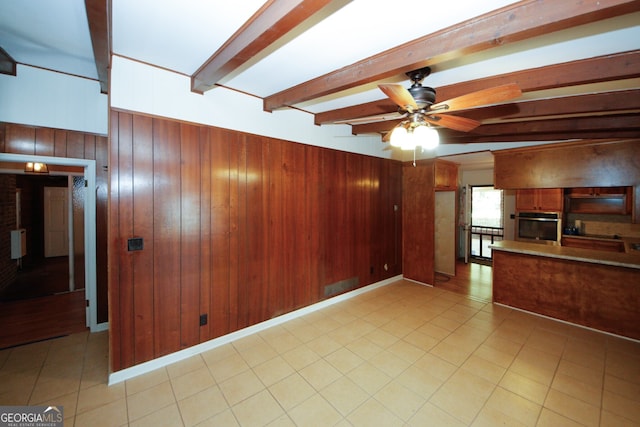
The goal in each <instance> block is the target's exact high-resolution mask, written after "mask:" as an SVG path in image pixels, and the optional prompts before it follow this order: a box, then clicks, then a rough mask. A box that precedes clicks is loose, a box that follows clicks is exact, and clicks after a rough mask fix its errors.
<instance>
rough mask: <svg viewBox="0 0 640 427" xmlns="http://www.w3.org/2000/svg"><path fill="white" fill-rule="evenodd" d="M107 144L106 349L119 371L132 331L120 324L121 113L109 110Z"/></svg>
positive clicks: (112, 367)
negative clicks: (124, 348)
mask: <svg viewBox="0 0 640 427" xmlns="http://www.w3.org/2000/svg"><path fill="white" fill-rule="evenodd" d="M110 125H111V130H110V132H109V133H110V135H111V136H110V144H109V157H110V159H111V161H110V163H109V168H110V169H111V170H110V181H111V182H110V184H111V185H110V187H109V188H110V194H109V211H110V212H109V213H110V215H108V221H109V230H110V232H109V237H108V244H107V246H108V249H107V250H108V259H109V268H108V270H109V296H108V298H109V313H110V316H109V317H110V319H109V353H110V357H111V370H112V371H118V370H120V369H123V368H126V367H127V365H125V364H124V363H123V358H122V345H121V343H122V341H123V340H126V336H127V334H133V333H134V331H133V330H130V331H127V330H125V329H124V328H123V327H122V313H121V311H120V289H121V287H123V286H125V285H126V284H123V283H122V282H121V281H120V264H119V263H118V259H119V257H120V252H121V251H122V248H121V239H122V238H121V236H120V233H119V232H114V230H118V223H119V220H120V198H119V197H118V187H119V186H120V179H119V176H120V175H119V173H120V156H119V153H120V113H117V112H115V111H113V112H111V117H110Z"/></svg>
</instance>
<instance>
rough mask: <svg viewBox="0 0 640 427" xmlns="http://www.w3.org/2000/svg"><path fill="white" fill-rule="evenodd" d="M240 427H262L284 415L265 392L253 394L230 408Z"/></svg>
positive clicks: (276, 403) (271, 397)
mask: <svg viewBox="0 0 640 427" xmlns="http://www.w3.org/2000/svg"><path fill="white" fill-rule="evenodd" d="M231 410H232V411H233V413H234V415H235V416H236V418H237V419H238V422H239V424H240V425H241V426H248V427H251V426H264V425H267V424H269V423H270V422H271V421H273V420H275V419H277V418H278V417H280V416H281V415H283V414H284V411H283V410H282V408H281V407H280V405H278V402H276V400H275V399H274V398H273V396H271V394H270V393H269V392H268V391H267V390H262V391H261V392H259V393H257V394H254V395H253V396H251V397H249V398H248V399H246V400H244V401H242V402H240V403H238V404H237V405H235V406H233V407H232V408H231Z"/></svg>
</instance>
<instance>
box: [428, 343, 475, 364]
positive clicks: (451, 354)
mask: <svg viewBox="0 0 640 427" xmlns="http://www.w3.org/2000/svg"><path fill="white" fill-rule="evenodd" d="M429 353H431V354H433V355H434V356H438V357H439V358H440V359H443V360H445V361H447V362H449V363H451V364H452V365H455V366H462V364H463V363H464V362H465V360H467V358H468V357H469V356H470V355H471V353H473V350H470V349H464V348H461V347H458V346H455V345H451V344H448V343H446V342H444V341H441V342H440V343H439V344H438V345H437V346H435V347H434V348H432V349H431V351H430V352H429Z"/></svg>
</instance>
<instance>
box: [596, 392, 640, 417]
mask: <svg viewBox="0 0 640 427" xmlns="http://www.w3.org/2000/svg"><path fill="white" fill-rule="evenodd" d="M638 401H639V399H638V396H636V399H629V398H627V397H625V396H622V395H620V394H616V393H613V392H611V391H608V390H605V391H604V393H603V396H602V409H604V410H606V411H608V412H611V413H613V414H616V415H620V416H622V417H624V418H627V419H629V420H631V421H633V422H634V423H638V424H640V404H639V402H638Z"/></svg>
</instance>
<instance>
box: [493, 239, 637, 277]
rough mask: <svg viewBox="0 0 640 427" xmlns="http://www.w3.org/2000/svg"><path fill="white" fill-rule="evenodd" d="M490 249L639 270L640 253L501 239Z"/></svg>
mask: <svg viewBox="0 0 640 427" xmlns="http://www.w3.org/2000/svg"><path fill="white" fill-rule="evenodd" d="M490 248H491V249H492V250H497V251H504V252H513V253H521V254H525V255H533V256H544V257H548V258H557V259H566V260H570V261H580V262H588V263H591V264H602V265H611V266H615V267H626V268H634V269H637V270H640V254H638V255H636V254H628V253H617V252H607V251H599V250H594V249H582V248H569V247H563V246H552V245H543V244H537V243H526V242H516V241H513V240H503V241H500V242H495V243H494V244H493V245H491V246H490Z"/></svg>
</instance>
